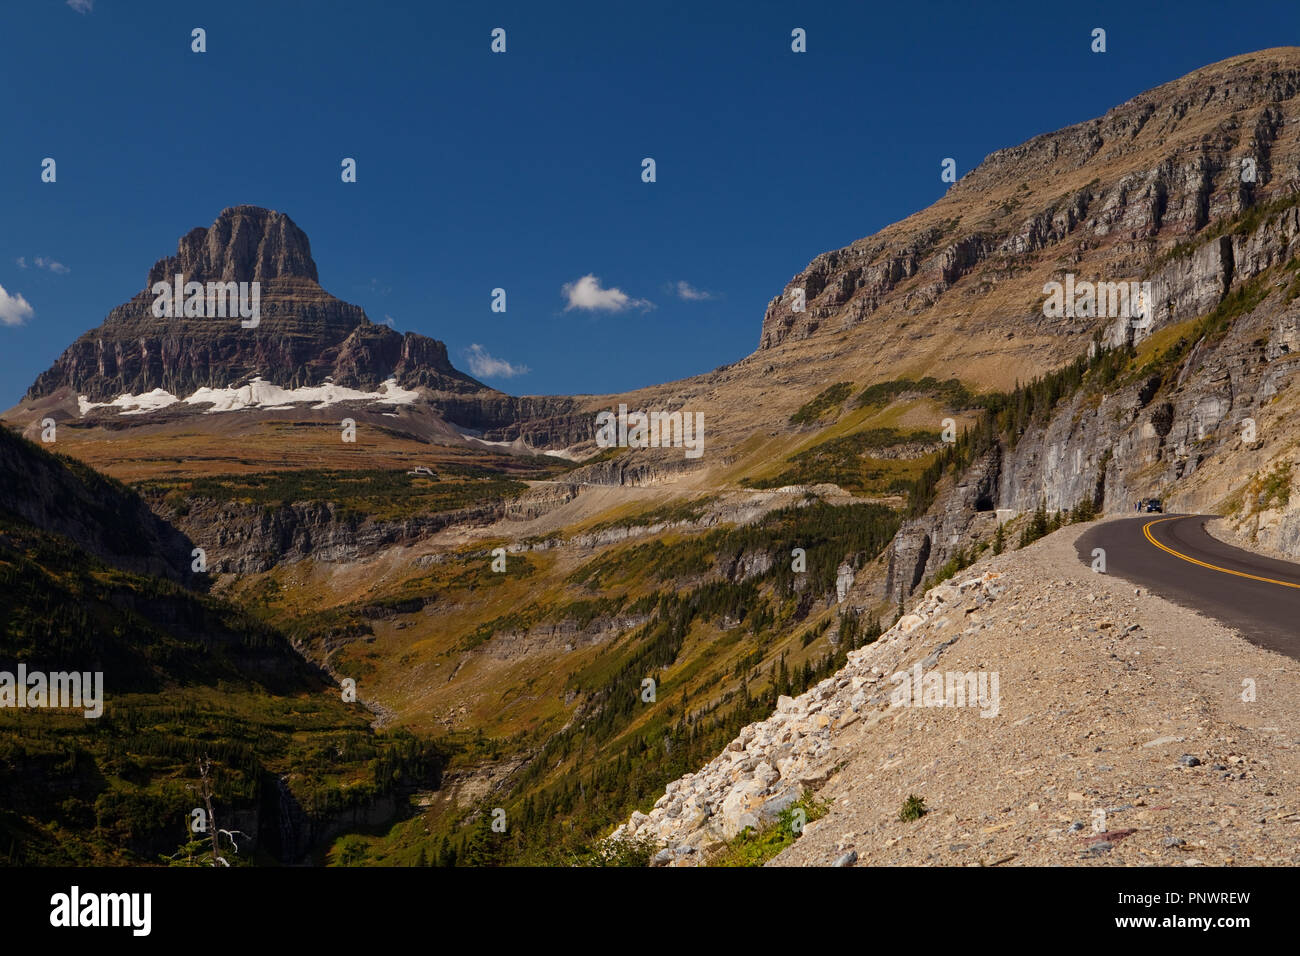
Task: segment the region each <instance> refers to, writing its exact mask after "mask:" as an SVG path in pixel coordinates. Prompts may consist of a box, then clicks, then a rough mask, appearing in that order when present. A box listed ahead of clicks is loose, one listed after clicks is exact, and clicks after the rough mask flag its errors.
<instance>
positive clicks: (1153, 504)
mask: <svg viewBox="0 0 1300 956" xmlns="http://www.w3.org/2000/svg"><path fill="white" fill-rule="evenodd" d="M1142 510H1143V511H1145V512H1147V513H1148V514H1163V513H1164V510H1165V509H1164V507H1163V506H1162V505H1161V504H1160V499H1159V498H1148V499H1147V500H1146V501H1145V502H1143V505H1142Z"/></svg>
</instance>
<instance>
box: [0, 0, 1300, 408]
mask: <svg viewBox="0 0 1300 956" xmlns="http://www.w3.org/2000/svg"><path fill="white" fill-rule="evenodd" d="M77 8H80V9H77ZM1298 10H1300V7H1297V5H1296V4H1295V2H1294V0H1286V2H1276V3H1274V2H1260V3H1253V4H1251V5H1250V6H1249V8H1246V7H1236V6H1232V5H1225V4H1222V3H1213V4H1211V3H1201V2H1196V0H1188V2H1183V3H1180V4H1177V5H1175V6H1171V5H1170V4H1168V3H1154V2H1153V3H1145V4H1144V3H1133V2H1125V3H1089V4H1074V5H1067V4H1010V3H1008V4H972V3H926V2H919V0H918V2H911V3H902V4H893V3H891V4H875V3H863V2H855V3H810V2H807V0H801V2H789V3H765V2H757V0H746V2H737V3H731V2H726V3H722V2H717V3H713V2H705V0H697V2H693V3H663V2H648V3H642V4H622V3H620V4H614V3H610V2H606V3H591V4H585V3H584V4H579V3H568V2H555V3H536V2H531V3H520V4H493V3H485V2H478V3H457V4H447V3H437V4H431V3H414V2H412V3H405V4H396V3H384V2H364V3H363V2H356V3H335V2H279V0H253V2H245V0H219V2H215V0H214V2H194V3H183V4H182V3H176V2H174V0H162V2H149V0H93V3H92V2H90V0H74V3H73V4H71V5H70V4H68V3H65V2H63V0H39V2H38V0H6V2H5V3H4V4H3V7H2V8H0V76H2V77H3V80H4V90H5V92H6V95H5V96H4V99H3V105H2V106H0V131H2V133H0V217H2V220H0V221H2V222H3V228H0V287H3V289H4V290H5V294H4V296H0V311H3V314H0V408H6V407H8V406H9V405H11V404H13V403H14V402H16V401H17V400H18V399H19V398H20V397H21V395H22V393H23V392H24V391H25V390H26V388H27V386H28V385H29V384H30V383H31V381H32V379H33V378H34V377H35V376H36V375H37V374H38V373H39V372H41V371H43V370H44V369H45V368H47V367H48V366H49V365H50V364H51V363H52V361H53V360H54V359H55V358H56V357H57V355H58V354H59V353H60V352H61V351H62V350H63V349H64V348H65V347H66V346H67V345H68V344H69V343H70V342H71V341H72V340H73V339H75V338H76V337H77V336H78V335H80V334H81V333H82V332H84V331H86V330H88V329H90V328H92V327H94V326H96V325H98V324H99V323H100V322H102V321H103V319H104V317H105V316H106V314H107V313H108V311H109V310H110V309H111V308H112V307H113V306H115V305H117V304H119V303H121V302H123V301H125V300H126V299H128V298H130V297H131V296H132V295H133V294H135V293H136V292H138V291H140V290H141V289H142V288H143V286H144V281H145V275H146V272H147V270H148V269H149V267H150V266H151V265H152V264H153V263H154V261H155V260H157V259H158V258H160V257H162V256H164V255H168V254H171V253H173V252H174V251H175V247H176V241H177V239H178V238H179V237H180V236H181V235H182V234H184V233H185V232H187V231H188V230H189V229H191V228H193V227H195V226H206V225H208V224H210V223H211V222H212V220H213V219H214V218H215V217H216V215H217V213H218V212H219V211H220V210H221V209H222V208H224V207H226V206H231V205H237V204H239V203H253V204H257V205H263V206H267V207H270V208H273V209H278V210H281V211H283V212H286V213H288V214H289V215H290V216H291V217H292V218H293V219H294V220H295V221H296V222H297V223H298V224H299V225H300V226H301V227H302V228H303V229H304V230H305V231H306V232H307V235H308V236H309V237H310V239H311V243H312V252H313V254H314V256H315V259H316V263H317V266H318V267H319V270H320V278H321V284H322V285H323V286H324V287H325V288H326V289H327V290H328V291H330V292H332V293H333V294H334V295H337V296H338V297H339V298H341V299H344V300H345V301H349V302H354V303H356V304H358V305H360V306H362V307H363V308H364V309H365V310H366V312H367V314H368V315H369V316H370V318H371V319H372V320H373V321H376V322H383V321H385V319H386V317H391V322H392V324H393V325H394V326H395V327H396V328H397V329H398V330H401V331H406V330H413V331H416V332H420V333H423V334H425V335H430V336H434V337H436V338H438V339H441V340H443V341H445V342H446V343H447V346H448V349H449V352H450V354H451V358H452V361H453V362H454V363H455V364H457V366H458V367H461V368H464V369H466V370H467V371H473V370H474V366H475V365H477V364H478V363H479V362H481V361H483V360H484V357H485V356H488V357H491V358H493V359H496V360H498V361H500V362H504V363H507V366H508V367H506V366H497V370H498V372H502V371H504V372H508V371H510V370H511V369H513V370H515V371H518V370H519V369H520V368H521V367H526V368H527V369H528V371H527V372H525V373H522V374H516V375H513V376H508V375H503V374H481V375H480V377H481V378H484V379H485V380H486V381H488V382H489V383H490V384H492V385H494V386H496V387H498V388H502V389H504V390H506V391H509V392H513V393H516V394H551V393H577V392H606V391H614V390H621V389H626V388H632V387H637V386H641V385H648V384H652V383H655V382H662V381H667V380H671V379H676V378H681V377H685V376H688V375H692V374H696V373H699V372H705V371H708V370H710V369H712V368H714V367H716V366H718V365H721V364H725V363H728V362H732V361H735V360H737V359H739V358H741V357H743V356H744V355H746V354H748V353H749V352H751V351H752V350H753V349H754V347H755V345H756V344H757V341H758V335H759V327H760V323H761V321H762V316H763V311H764V308H765V307H766V304H767V302H768V301H769V300H770V299H771V297H772V296H774V295H776V294H777V293H779V292H780V290H781V288H782V287H783V286H784V284H785V283H786V282H787V281H788V280H789V279H790V278H791V277H792V276H793V275H794V274H795V273H797V272H798V271H799V270H800V269H801V268H803V266H804V265H805V264H806V263H807V262H808V260H810V259H811V258H813V257H814V256H816V255H817V254H819V253H821V252H824V251H826V250H828V249H834V248H838V247H840V246H843V245H846V244H848V243H850V242H852V241H853V240H855V239H858V238H861V237H862V236H866V235H869V234H871V233H873V232H875V231H877V230H878V229H880V228H881V227H883V226H885V225H887V224H889V223H890V222H894V221H896V220H898V219H901V218H903V217H905V216H907V215H908V214H910V213H911V212H913V211H915V210H916V209H919V208H921V207H924V206H926V205H928V204H929V203H931V202H933V201H934V200H935V199H936V198H938V197H939V195H940V194H941V193H942V191H943V189H944V188H945V184H944V183H942V182H941V181H940V177H939V173H940V163H941V161H942V159H943V158H944V157H948V156H951V157H954V158H955V159H956V160H957V166H958V173H959V175H960V174H964V173H966V172H968V171H969V170H970V169H971V168H972V167H973V166H975V165H977V164H978V163H979V161H980V160H982V159H983V158H984V157H985V156H986V155H988V153H990V152H992V151H993V150H995V149H999V148H1001V147H1004V146H1011V145H1015V144H1017V143H1020V142H1023V141H1024V140H1026V139H1028V138H1030V137H1032V136H1034V135H1037V134H1039V133H1043V132H1047V131H1050V130H1054V129H1058V128H1060V127H1062V126H1066V125H1069V124H1071V123H1075V122H1079V121H1082V120H1086V119H1089V118H1091V117H1093V116H1097V115H1100V114H1102V113H1104V112H1105V111H1106V110H1107V109H1109V108H1110V107H1112V106H1114V105H1116V104H1118V103H1120V102H1122V101H1123V100H1126V99H1128V98H1130V97H1132V96H1134V95H1136V94H1137V93H1139V92H1141V91H1143V90H1146V89H1149V88H1151V87H1153V86H1157V85H1159V84H1160V83H1163V82H1166V81H1168V80H1171V79H1174V78H1176V77H1178V76H1181V75H1183V74H1184V73H1187V72H1189V71H1191V70H1194V69H1196V68H1198V67H1200V66H1204V65H1205V64H1207V63H1211V62H1214V61H1216V60H1220V59H1224V58H1226V57H1229V56H1233V55H1236V54H1239V53H1245V52H1248V51H1252V50H1258V49H1263V48H1267V47H1272V46H1281V45H1288V44H1296V43H1300V39H1297V30H1296V27H1297V26H1298V25H1300V14H1298V13H1297V11H1298ZM1098 26H1100V27H1103V28H1105V29H1106V30H1107V46H1108V49H1107V52H1106V53H1105V54H1093V53H1091V52H1090V50H1089V44H1090V33H1091V31H1092V29H1093V28H1094V27H1098ZM194 27H202V28H204V29H205V30H206V31H207V52H206V53H204V54H195V53H192V52H191V51H190V31H191V29H192V28H194ZM495 27H502V28H504V29H505V30H506V31H507V34H506V36H507V52H506V53H505V54H493V53H491V52H490V50H489V45H490V42H491V37H490V33H491V31H492V29H493V28H495ZM795 27H801V28H803V29H804V30H806V31H807V46H808V52H807V53H804V54H796V53H793V52H792V51H791V48H790V45H791V39H790V34H791V30H792V29H794V28H795ZM46 156H50V157H54V158H55V159H56V160H57V163H58V181H57V182H56V183H54V184H48V183H42V182H41V181H40V163H41V160H42V159H43V158H44V157H46ZM647 156H648V157H653V158H654V159H655V161H656V165H657V170H656V172H657V182H655V183H644V182H642V181H641V161H642V159H643V158H644V157H647ZM343 157H355V158H356V160H357V163H358V181H357V182H356V183H355V184H344V183H342V182H341V181H340V176H339V172H340V165H339V164H340V161H341V160H342V158H343ZM38 259H39V260H40V262H39V263H38V262H37V260H38ZM19 260H22V263H23V264H24V265H25V266H26V268H23V267H22V265H20V264H19ZM585 276H594V277H597V278H598V280H599V286H596V285H594V284H593V280H588V281H586V282H585V283H584V282H581V280H582V279H583V277H585ZM680 283H686V284H687V285H686V286H681V285H680ZM566 285H569V286H570V288H571V289H573V290H577V291H576V292H575V293H574V294H575V295H576V298H577V302H578V303H581V304H579V305H574V304H572V302H571V299H570V297H569V296H568V295H566V293H565V291H564V289H565V287H566ZM496 287H503V288H505V289H506V290H507V304H508V310H507V312H506V313H504V314H500V313H494V312H492V311H490V304H491V291H492V289H494V288H496ZM615 289H616V290H619V292H621V293H622V294H623V295H624V296H626V301H625V302H623V307H622V309H621V310H613V309H610V308H583V307H582V304H585V305H589V306H599V305H606V306H608V305H611V304H613V305H618V304H619V300H618V297H617V296H616V295H612V294H610V292H609V290H615ZM684 289H690V290H695V291H696V292H698V293H700V296H699V297H695V298H689V297H683V295H682V291H683V290H684ZM18 296H21V297H22V300H23V301H24V302H25V303H27V305H28V307H29V308H28V309H23V308H22V306H21V305H20V304H18V301H17V297H18ZM5 316H7V317H8V321H2V320H3V319H4V317H5ZM19 319H21V321H20V322H18V320H19ZM14 322H18V324H13V323H14ZM482 367H483V366H482V365H478V368H480V369H482Z"/></svg>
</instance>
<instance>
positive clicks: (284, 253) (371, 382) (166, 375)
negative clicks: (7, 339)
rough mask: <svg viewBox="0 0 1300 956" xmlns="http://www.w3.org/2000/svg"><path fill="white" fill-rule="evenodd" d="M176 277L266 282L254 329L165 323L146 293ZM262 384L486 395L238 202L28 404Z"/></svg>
mask: <svg viewBox="0 0 1300 956" xmlns="http://www.w3.org/2000/svg"><path fill="white" fill-rule="evenodd" d="M177 275H180V276H182V277H183V281H184V282H185V283H190V282H197V283H217V282H221V283H227V282H233V283H249V284H251V283H253V282H257V283H259V287H260V288H259V291H260V318H259V321H258V322H257V323H256V327H252V328H249V327H243V326H242V325H241V322H240V318H239V316H238V314H237V313H236V314H234V315H233V317H225V316H224V314H223V316H222V317H218V318H213V317H206V318H201V317H186V316H180V315H177V316H171V317H159V316H158V315H157V314H156V310H155V308H154V305H155V301H156V300H157V299H158V295H157V294H156V293H155V292H153V291H151V290H153V288H154V287H155V284H156V283H160V282H161V283H172V282H174V281H175V277H176V276H177ZM231 312H234V309H231ZM255 379H260V380H261V381H262V382H263V383H266V384H269V385H271V386H275V387H278V388H280V389H286V390H292V389H302V388H311V387H315V386H321V385H324V384H326V383H327V382H329V383H332V384H333V385H334V386H338V387H341V388H347V389H355V390H359V391H362V392H367V393H369V392H373V391H374V390H375V389H376V388H378V387H380V386H381V385H383V383H385V382H387V381H389V380H394V381H395V382H396V384H397V385H398V386H400V387H401V388H403V389H415V388H425V389H429V390H431V391H434V392H442V393H457V394H459V393H469V392H479V391H483V390H486V389H487V386H485V385H483V384H482V383H480V382H478V381H476V380H474V379H473V378H470V377H469V376H468V375H465V374H464V373H462V372H460V371H458V370H457V369H455V368H454V367H453V366H452V365H451V362H450V361H449V360H448V358H447V347H446V346H445V345H444V344H443V343H442V342H439V341H437V340H436V339H431V338H428V337H426V336H423V335H417V334H416V333H413V332H407V333H406V334H405V335H403V334H401V333H399V332H395V331H394V330H392V329H390V328H389V327H387V326H384V325H377V324H375V323H373V322H371V321H370V320H369V319H368V318H367V317H366V314H365V312H364V311H362V309H361V308H360V307H359V306H355V305H351V304H349V303H347V302H343V301H341V300H339V299H337V298H335V297H334V296H332V295H330V294H329V293H328V292H326V291H325V290H324V289H322V288H321V287H320V284H319V282H318V281H317V272H316V263H315V261H313V259H312V256H311V244H310V242H309V241H308V239H307V235H306V233H304V232H303V231H302V230H301V229H300V228H298V226H297V225H296V224H295V223H294V221H293V220H292V219H290V218H289V217H288V216H287V215H285V214H284V213H282V212H276V211H274V210H270V209H262V208H260V207H258V206H232V207H230V208H229V209H225V210H223V211H222V212H221V215H219V216H218V217H217V219H216V221H215V222H213V224H212V225H211V226H209V227H208V228H206V229H204V228H197V229H192V230H191V231H190V232H188V233H186V234H185V235H184V236H183V237H182V238H181V240H180V242H179V243H178V245H177V251H176V255H174V256H167V257H165V258H163V259H159V260H158V261H157V262H156V263H155V264H154V266H153V268H152V269H150V270H149V276H148V280H147V282H146V285H145V288H144V290H143V291H141V292H140V293H139V294H137V295H136V296H134V297H133V298H132V299H131V300H130V301H129V302H126V303H124V304H122V305H120V306H118V307H117V308H115V309H113V311H112V312H110V313H109V315H108V318H107V319H106V320H105V321H104V323H103V324H102V325H100V326H99V327H98V328H95V329H92V330H91V331H89V332H87V333H86V334H84V335H82V336H81V337H80V338H78V339H77V340H76V341H75V342H73V343H72V345H70V346H69V347H68V349H67V350H66V351H65V352H64V353H63V354H62V355H61V356H60V357H59V358H58V360H57V361H56V362H55V363H54V365H53V366H52V367H51V368H50V369H49V370H48V371H46V372H44V373H42V374H41V375H40V376H39V377H38V378H37V379H36V381H35V382H34V383H33V384H32V387H31V388H30V389H29V390H28V392H27V395H26V399H28V400H36V399H41V398H44V397H46V396H50V395H52V394H54V393H55V392H58V391H59V390H60V389H64V388H67V389H70V390H71V391H72V393H73V394H75V395H76V396H77V397H78V398H80V399H82V400H83V401H84V402H89V403H103V402H112V401H113V400H115V399H117V398H119V396H123V395H127V396H142V395H147V394H148V393H151V392H154V391H155V390H159V389H160V390H161V391H162V392H164V393H167V394H168V395H170V396H174V397H175V398H176V399H179V400H184V399H186V398H187V397H190V396H193V395H194V393H195V392H197V391H198V390H199V389H204V388H207V389H213V390H225V389H229V388H231V387H237V386H242V385H245V384H247V383H249V382H251V381H253V380H255Z"/></svg>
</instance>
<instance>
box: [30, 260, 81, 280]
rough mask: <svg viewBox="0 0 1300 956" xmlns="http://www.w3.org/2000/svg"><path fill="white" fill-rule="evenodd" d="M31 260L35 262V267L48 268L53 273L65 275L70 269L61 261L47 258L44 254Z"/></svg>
mask: <svg viewBox="0 0 1300 956" xmlns="http://www.w3.org/2000/svg"><path fill="white" fill-rule="evenodd" d="M32 262H33V264H35V266H36V268H38V269H49V270H50V271H51V272H53V273H54V274H55V275H66V274H67V273H69V272H71V271H72V270H71V269H69V268H68V267H67V266H65V265H64V264H63V263H62V262H55V261H54V260H53V259H47V258H46V257H45V256H37V257H36V258H35V259H33V260H32Z"/></svg>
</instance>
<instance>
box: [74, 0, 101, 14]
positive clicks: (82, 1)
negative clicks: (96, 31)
mask: <svg viewBox="0 0 1300 956" xmlns="http://www.w3.org/2000/svg"><path fill="white" fill-rule="evenodd" d="M68 6H70V7H72V9H74V10H76V11H77V12H78V13H81V14H86V13H89V12H90V11H91V10H94V9H95V0H68Z"/></svg>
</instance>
